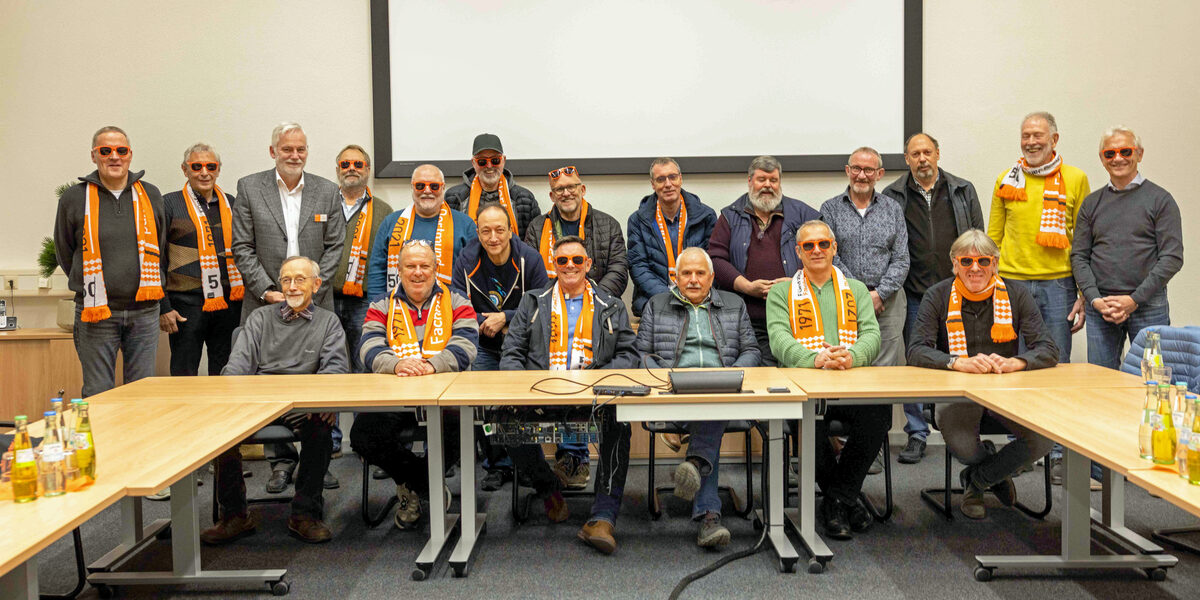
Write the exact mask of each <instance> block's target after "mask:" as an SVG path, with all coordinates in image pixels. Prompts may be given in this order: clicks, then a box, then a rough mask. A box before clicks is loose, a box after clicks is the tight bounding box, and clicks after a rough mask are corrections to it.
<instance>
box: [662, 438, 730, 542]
mask: <svg viewBox="0 0 1200 600" xmlns="http://www.w3.org/2000/svg"><path fill="white" fill-rule="evenodd" d="M687 430H688V434H690V435H691V436H692V437H691V440H690V441H688V448H687V456H688V458H697V459H699V460H700V489H699V490H697V491H696V497H695V498H694V499H693V500H692V518H693V519H699V518H701V517H703V516H704V513H708V512H715V513H717V514H721V497H720V495H718V494H717V484H718V482H717V478H718V471H720V468H721V438H722V437H723V436H724V435H725V421H691V422H689V423H688V424H687ZM651 493H653V491H651Z"/></svg>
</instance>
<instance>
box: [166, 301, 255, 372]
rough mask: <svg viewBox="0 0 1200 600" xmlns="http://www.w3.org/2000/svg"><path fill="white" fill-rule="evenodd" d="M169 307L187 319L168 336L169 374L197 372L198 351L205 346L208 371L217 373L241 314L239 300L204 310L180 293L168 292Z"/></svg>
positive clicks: (198, 365)
mask: <svg viewBox="0 0 1200 600" xmlns="http://www.w3.org/2000/svg"><path fill="white" fill-rule="evenodd" d="M171 308H172V309H174V310H175V312H177V313H179V316H181V317H183V318H185V319H187V320H186V321H182V322H180V323H179V331H177V332H175V333H172V334H171V335H169V336H168V337H167V339H168V341H169V342H170V344H171V375H173V376H179V375H199V374H200V355H201V352H202V351H203V350H204V348H205V347H207V348H208V374H209V375H220V374H221V369H224V368H225V363H227V362H229V350H230V348H231V345H232V341H233V330H234V329H236V328H237V326H238V321H239V320H240V319H241V316H242V302H241V301H240V300H238V301H236V302H230V303H229V308H226V309H224V310H217V311H213V312H204V310H202V309H201V307H200V305H199V304H192V303H191V302H190V298H189V299H184V298H183V297H182V296H176V295H174V294H172V295H171Z"/></svg>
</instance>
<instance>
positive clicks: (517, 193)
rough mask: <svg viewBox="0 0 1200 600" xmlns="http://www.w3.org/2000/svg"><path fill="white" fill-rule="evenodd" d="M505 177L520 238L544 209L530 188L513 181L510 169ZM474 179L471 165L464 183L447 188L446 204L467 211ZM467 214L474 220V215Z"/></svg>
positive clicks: (463, 211)
mask: <svg viewBox="0 0 1200 600" xmlns="http://www.w3.org/2000/svg"><path fill="white" fill-rule="evenodd" d="M504 178H505V179H506V180H508V199H509V200H512V204H513V216H514V217H516V218H517V231H516V232H515V233H514V235H516V236H517V237H518V238H520V237H521V236H522V235H524V233H525V232H526V231H528V230H529V222H530V221H533V219H534V218H536V217H537V216H538V215H540V214H541V213H542V209H541V208H538V203H537V197H536V196H534V195H533V192H531V191H529V188H524V187H521V186H519V185H517V184H515V183H513V176H512V173H510V172H508V169H505V170H504ZM473 181H475V167H471V168H470V169H467V170H466V171H465V172H464V173H463V182H462V183H460V184H458V185H456V186H454V187H452V188H450V189H448V190H446V204H448V205H449V206H450V208H453V209H454V210H457V211H458V212H461V213H465V212H467V205H468V204H470V200H471V183H472V182H473ZM485 196H486V193H485ZM467 216H468V217H471V218H472V220H474V215H467Z"/></svg>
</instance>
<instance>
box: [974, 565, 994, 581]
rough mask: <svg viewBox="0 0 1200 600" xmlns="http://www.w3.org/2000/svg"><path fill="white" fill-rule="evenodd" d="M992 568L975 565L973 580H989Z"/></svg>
mask: <svg viewBox="0 0 1200 600" xmlns="http://www.w3.org/2000/svg"><path fill="white" fill-rule="evenodd" d="M991 580H992V570H991V569H988V568H986V567H975V581H991Z"/></svg>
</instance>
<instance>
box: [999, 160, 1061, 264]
mask: <svg viewBox="0 0 1200 600" xmlns="http://www.w3.org/2000/svg"><path fill="white" fill-rule="evenodd" d="M1026 175H1031V176H1034V177H1045V178H1046V180H1045V182H1044V183H1043V184H1042V185H1043V191H1042V220H1041V224H1040V225H1039V226H1038V234H1037V237H1036V238H1035V240H1036V241H1037V243H1038V245H1041V246H1046V247H1048V248H1070V247H1071V240H1070V238H1068V237H1067V190H1066V185H1064V184H1063V176H1062V157H1061V156H1059V155H1058V153H1057V152H1056V153H1054V158H1052V159H1050V162H1048V163H1046V164H1044V165H1042V166H1040V167H1029V166H1028V165H1026V164H1025V157H1021V158H1019V159H1017V164H1015V165H1013V168H1012V169H1010V170H1009V171H1008V173H1006V174H1005V175H1004V179H1002V180H1000V189H998V190H996V195H997V196H999V197H1000V199H1001V200H1004V201H1007V202H1012V201H1016V202H1023V201H1025V200H1027V199H1028V198H1027V197H1026V196H1025V176H1026Z"/></svg>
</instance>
